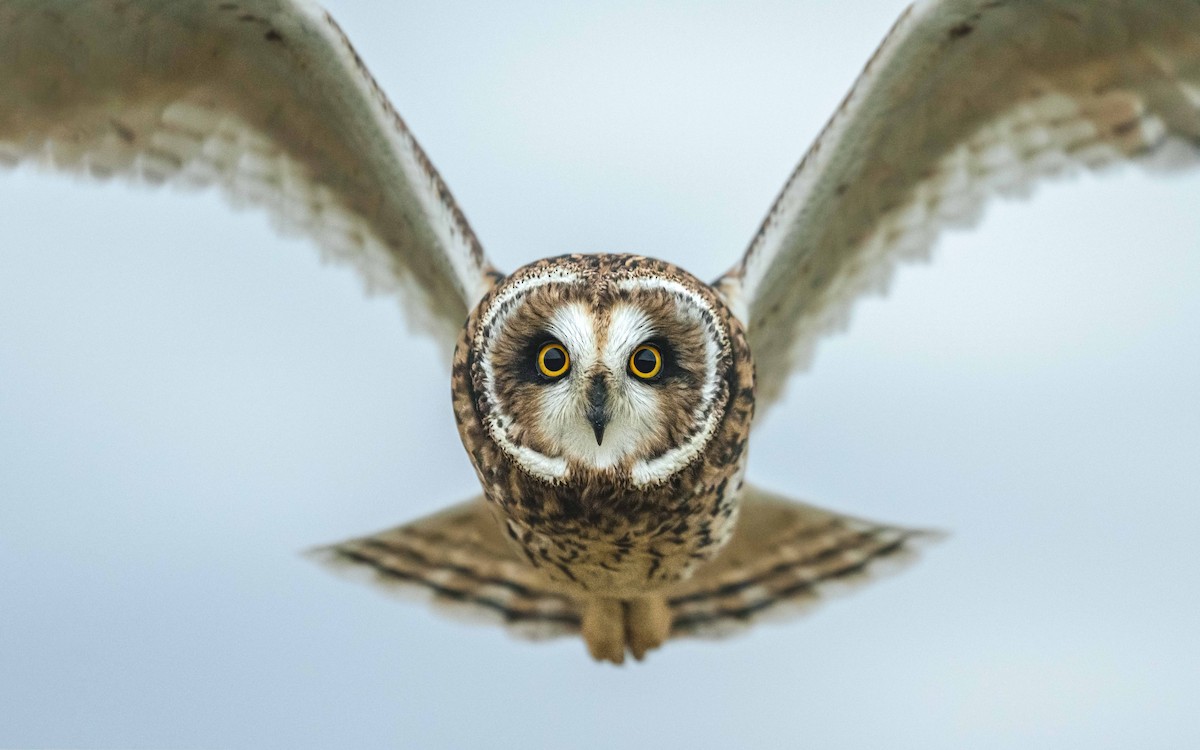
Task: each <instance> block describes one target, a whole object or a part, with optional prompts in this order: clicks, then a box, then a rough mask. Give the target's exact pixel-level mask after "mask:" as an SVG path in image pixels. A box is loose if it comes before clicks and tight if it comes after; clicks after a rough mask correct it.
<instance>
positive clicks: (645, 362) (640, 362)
mask: <svg viewBox="0 0 1200 750" xmlns="http://www.w3.org/2000/svg"><path fill="white" fill-rule="evenodd" d="M657 366H658V357H656V356H654V352H652V351H650V350H649V349H639V350H638V352H637V353H636V354H634V355H633V369H635V370H637V371H638V372H640V373H641V374H643V375H649V374H650V373H652V372H654V368H655V367H657Z"/></svg>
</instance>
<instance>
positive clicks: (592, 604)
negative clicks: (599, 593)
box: [581, 598, 671, 664]
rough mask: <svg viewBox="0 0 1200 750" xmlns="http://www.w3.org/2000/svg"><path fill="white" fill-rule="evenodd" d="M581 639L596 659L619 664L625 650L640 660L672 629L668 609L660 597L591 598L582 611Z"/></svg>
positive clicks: (658, 644)
mask: <svg viewBox="0 0 1200 750" xmlns="http://www.w3.org/2000/svg"><path fill="white" fill-rule="evenodd" d="M581 630H582V631H583V640H584V641H585V642H586V643H587V647H588V652H589V653H591V655H592V658H593V659H595V660H596V661H611V662H612V663H613V664H622V663H624V661H625V650H626V649H628V650H629V653H631V654H633V658H635V659H637V660H638V661H641V660H642V659H643V658H645V656H646V652H648V651H650V650H651V649H655V648H658V647H659V646H661V645H662V644H663V642H664V641H665V640H667V636H668V635H670V633H671V612H670V610H669V609H668V608H667V603H666V602H665V601H664V600H662V599H661V598H647V599H631V600H629V601H621V600H620V599H592V600H591V601H589V602H588V603H587V606H586V607H585V608H584V612H583V625H582V628H581Z"/></svg>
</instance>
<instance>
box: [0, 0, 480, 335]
mask: <svg viewBox="0 0 1200 750" xmlns="http://www.w3.org/2000/svg"><path fill="white" fill-rule="evenodd" d="M21 162H33V163H35V164H38V165H40V166H43V167H49V168H54V169H60V170H66V171H69V172H74V173H76V174H81V175H88V176H92V177H97V178H107V177H112V176H119V177H125V178H132V179H135V180H138V181H142V182H149V183H163V182H166V183H173V184H179V185H210V184H215V185H219V186H220V187H221V188H223V189H224V191H225V192H226V194H227V195H229V196H230V197H231V198H232V199H234V201H235V202H239V203H249V204H255V205H261V206H264V207H265V208H267V209H268V210H269V212H270V213H271V214H272V216H273V218H274V219H275V220H276V223H277V225H278V226H279V227H280V228H282V229H284V230H293V231H299V232H303V233H307V234H310V235H312V236H313V237H314V238H315V239H316V240H317V241H318V243H319V244H320V246H321V247H322V249H323V250H324V252H325V253H326V254H327V255H328V256H331V257H333V258H335V259H338V260H343V261H348V262H350V263H352V264H354V265H355V266H357V267H358V269H359V270H360V271H361V272H362V274H363V276H364V278H365V280H366V283H367V287H368V289H369V290H372V291H376V290H378V291H391V290H396V291H398V292H399V293H400V294H399V296H400V297H401V299H402V300H403V302H404V304H405V306H406V308H407V309H408V312H409V314H410V316H411V319H412V320H413V321H414V322H416V323H418V324H419V325H420V326H421V327H422V328H424V329H426V330H427V331H430V332H433V333H435V335H438V336H439V337H440V339H441V340H442V341H443V342H444V343H445V344H446V345H447V350H448V351H449V348H450V347H452V346H453V342H454V340H455V337H456V336H457V333H458V331H459V329H460V328H461V327H462V323H463V321H464V320H465V319H466V316H467V313H468V312H469V310H470V309H471V307H473V306H474V304H475V302H476V301H477V300H478V299H479V298H480V297H481V296H482V293H483V291H484V290H485V289H486V287H487V285H488V284H489V283H490V281H491V279H490V278H489V276H490V272H491V268H490V266H489V264H488V262H487V260H486V258H485V257H484V254H483V250H482V248H481V247H480V245H479V242H478V241H477V240H476V238H475V235H474V234H473V233H472V231H471V229H470V227H469V226H468V225H467V222H466V219H465V218H464V217H463V214H462V212H461V211H460V210H459V208H458V207H457V205H456V204H455V202H454V200H453V198H452V197H451V195H450V192H449V190H448V189H447V188H446V185H445V184H444V183H443V182H442V179H441V178H440V177H439V176H438V174H437V172H436V171H435V170H434V168H433V166H432V164H431V163H430V162H429V160H428V158H426V156H425V154H424V152H423V151H422V150H421V148H420V146H419V145H418V144H417V142H416V141H415V140H414V139H413V136H412V135H411V134H410V133H409V131H408V128H407V127H406V126H405V124H404V122H403V121H402V120H401V119H400V117H399V116H398V115H397V114H396V112H395V110H394V109H393V108H392V106H391V105H390V104H389V103H388V100H387V98H386V97H385V96H384V94H383V93H382V91H381V90H380V89H379V87H378V86H377V85H376V83H375V81H374V80H373V79H372V78H371V76H370V74H369V73H368V72H367V70H366V68H365V67H364V66H363V64H362V62H361V61H360V60H359V58H358V56H357V54H356V53H355V52H354V50H353V48H352V47H351V46H350V44H349V42H348V41H347V40H346V38H345V36H344V35H343V34H342V32H341V31H340V30H339V29H338V27H337V26H336V25H335V24H334V22H333V20H332V19H331V18H330V17H329V16H328V15H327V14H326V13H324V12H323V11H321V10H320V9H319V8H317V7H316V6H315V5H311V4H309V3H308V2H305V1H304V0H227V1H218V0H146V1H145V2H139V3H126V2H116V1H115V0H96V2H86V3H81V2H66V1H65V0H0V165H9V166H12V165H16V164H18V163H21Z"/></svg>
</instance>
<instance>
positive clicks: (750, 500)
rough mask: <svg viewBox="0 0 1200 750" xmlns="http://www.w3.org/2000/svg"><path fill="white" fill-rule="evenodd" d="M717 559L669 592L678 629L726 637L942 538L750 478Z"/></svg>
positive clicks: (899, 563) (901, 562)
mask: <svg viewBox="0 0 1200 750" xmlns="http://www.w3.org/2000/svg"><path fill="white" fill-rule="evenodd" d="M743 492H744V494H743V496H742V510H741V514H740V516H739V518H738V523H737V527H736V528H735V529H734V532H733V538H732V539H731V540H730V541H729V544H728V545H726V547H725V548H724V549H722V550H721V553H720V554H719V555H718V556H717V558H716V559H715V560H713V561H712V562H711V563H709V564H708V565H706V566H705V567H703V568H701V569H700V570H699V571H697V573H696V575H695V576H693V577H692V578H690V579H688V580H687V581H684V582H682V583H680V584H678V585H677V586H676V587H675V588H674V589H672V590H671V591H669V592H668V598H667V603H668V604H669V605H670V607H671V613H672V626H671V633H672V635H673V636H700V637H721V636H725V635H729V634H732V633H736V632H738V631H740V630H743V629H745V628H746V627H748V626H750V625H753V624H755V623H756V622H759V621H761V620H765V619H783V618H786V617H788V616H795V615H799V614H803V613H805V612H808V611H810V610H811V609H813V607H815V606H816V605H818V604H820V603H821V602H822V601H824V600H825V599H827V598H828V597H829V596H830V595H832V594H833V593H835V591H836V590H838V589H844V588H848V587H849V586H851V585H857V584H860V583H865V582H867V581H870V580H873V579H875V578H877V577H879V576H880V575H882V574H885V573H888V572H894V571H897V570H899V569H901V568H902V567H904V566H905V565H907V564H908V563H910V562H912V561H913V560H914V559H915V557H916V552H917V551H918V550H919V549H920V548H921V547H922V546H924V545H926V544H928V543H930V542H933V541H936V540H938V539H939V538H940V537H941V535H940V534H939V533H938V532H934V531H919V530H915V529H905V528H900V527H896V526H889V525H887V524H882V523H878V522H875V521H867V520H864V519H859V518H853V517H850V516H845V515H841V514H839V513H834V512H832V511H828V510H823V509H821V508H817V507H814V506H811V505H806V504H805V503H800V502H796V501H795V500H789V499H788V498H785V497H782V496H780V495H775V494H773V493H770V492H767V491H765V490H762V489H759V488H757V487H753V486H751V485H746V488H745V489H744V490H743Z"/></svg>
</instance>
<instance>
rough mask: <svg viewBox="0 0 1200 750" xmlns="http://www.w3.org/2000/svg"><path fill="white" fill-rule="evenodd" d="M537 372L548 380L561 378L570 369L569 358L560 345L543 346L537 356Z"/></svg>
mask: <svg viewBox="0 0 1200 750" xmlns="http://www.w3.org/2000/svg"><path fill="white" fill-rule="evenodd" d="M537 366H538V372H540V373H542V374H543V375H545V376H546V377H548V378H561V377H562V376H563V375H566V374H567V370H568V369H569V368H570V367H571V358H570V357H568V356H567V350H566V349H564V348H563V345H562V344H553V343H551V344H543V345H542V348H541V349H540V350H539V351H538V356H537Z"/></svg>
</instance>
